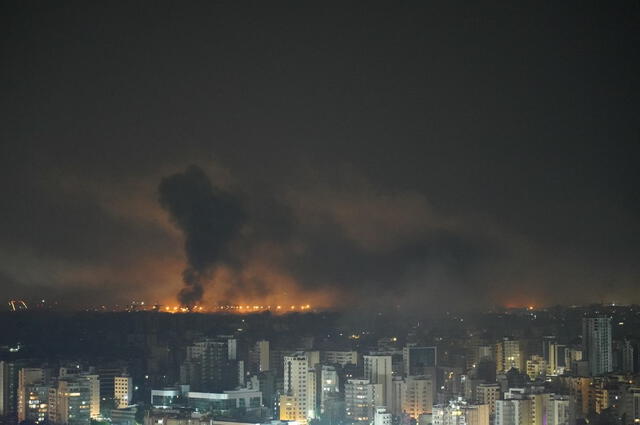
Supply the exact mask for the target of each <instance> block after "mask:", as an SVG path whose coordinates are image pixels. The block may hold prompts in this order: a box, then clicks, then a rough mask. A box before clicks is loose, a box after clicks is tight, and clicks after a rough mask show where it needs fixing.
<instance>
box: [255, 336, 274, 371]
mask: <svg viewBox="0 0 640 425" xmlns="http://www.w3.org/2000/svg"><path fill="white" fill-rule="evenodd" d="M251 354H252V359H251V363H252V367H253V368H254V369H255V370H256V371H257V372H265V371H267V370H269V361H270V360H269V341H264V340H262V341H258V342H256V344H255V345H254V347H253V350H252V352H251Z"/></svg>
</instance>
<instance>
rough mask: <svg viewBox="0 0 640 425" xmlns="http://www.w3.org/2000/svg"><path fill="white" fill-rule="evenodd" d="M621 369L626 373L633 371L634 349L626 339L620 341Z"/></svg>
mask: <svg viewBox="0 0 640 425" xmlns="http://www.w3.org/2000/svg"><path fill="white" fill-rule="evenodd" d="M622 371H623V372H626V373H633V372H634V371H635V349H634V348H633V344H632V343H631V341H629V340H628V339H625V340H624V341H623V343H622Z"/></svg>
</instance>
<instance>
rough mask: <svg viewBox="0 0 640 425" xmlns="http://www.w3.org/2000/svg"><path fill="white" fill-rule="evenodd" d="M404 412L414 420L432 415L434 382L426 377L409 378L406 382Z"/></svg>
mask: <svg viewBox="0 0 640 425" xmlns="http://www.w3.org/2000/svg"><path fill="white" fill-rule="evenodd" d="M405 384H406V386H405V395H404V399H403V403H402V410H403V412H404V413H406V414H407V415H409V417H411V418H413V419H416V420H417V419H418V418H419V417H420V415H424V414H431V413H432V409H433V397H434V394H433V382H432V380H431V378H427V377H425V376H408V377H407V378H406V380H405Z"/></svg>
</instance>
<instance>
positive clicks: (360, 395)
mask: <svg viewBox="0 0 640 425" xmlns="http://www.w3.org/2000/svg"><path fill="white" fill-rule="evenodd" d="M382 402H383V397H382V384H372V383H371V382H370V381H369V380H368V379H349V380H347V382H346V383H345V385H344V403H345V414H346V418H347V419H348V420H349V421H352V422H359V423H362V424H365V423H366V424H369V423H370V422H371V420H372V419H373V416H374V413H375V410H374V409H375V408H376V407H377V406H380V405H381V404H382Z"/></svg>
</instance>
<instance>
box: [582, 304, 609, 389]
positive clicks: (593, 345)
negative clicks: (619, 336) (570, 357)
mask: <svg viewBox="0 0 640 425" xmlns="http://www.w3.org/2000/svg"><path fill="white" fill-rule="evenodd" d="M582 347H583V349H582V353H583V356H584V355H585V354H586V360H587V361H588V362H589V371H590V373H591V375H593V376H597V375H603V374H605V373H609V372H611V371H613V357H612V354H611V318H610V317H585V318H583V319H582Z"/></svg>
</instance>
